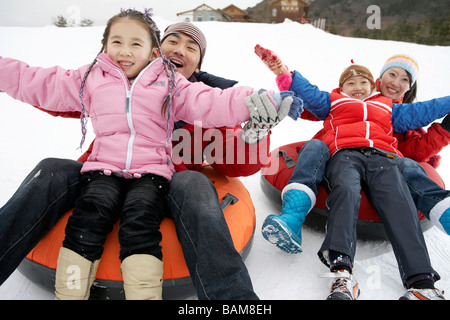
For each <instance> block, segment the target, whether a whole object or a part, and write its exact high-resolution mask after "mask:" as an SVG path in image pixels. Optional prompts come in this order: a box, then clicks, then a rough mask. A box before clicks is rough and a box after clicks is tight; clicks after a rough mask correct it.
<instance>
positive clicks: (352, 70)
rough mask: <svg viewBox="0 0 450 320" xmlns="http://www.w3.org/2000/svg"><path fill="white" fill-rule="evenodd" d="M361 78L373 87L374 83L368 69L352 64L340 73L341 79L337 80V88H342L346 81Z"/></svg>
mask: <svg viewBox="0 0 450 320" xmlns="http://www.w3.org/2000/svg"><path fill="white" fill-rule="evenodd" d="M356 76H361V77H364V78H366V79H367V80H369V81H370V83H371V84H372V85H373V86H374V85H375V81H374V80H373V76H372V73H371V72H370V70H369V69H367V68H366V67H364V66H361V65H358V64H352V65H351V66H349V67H347V69H345V70H344V72H342V74H341V77H340V78H339V87H342V85H343V84H344V82H345V81H347V80H348V79H349V78H351V77H356Z"/></svg>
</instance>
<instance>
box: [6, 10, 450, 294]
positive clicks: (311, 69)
mask: <svg viewBox="0 0 450 320" xmlns="http://www.w3.org/2000/svg"><path fill="white" fill-rule="evenodd" d="M155 20H156V22H157V24H158V26H159V28H160V29H161V30H164V29H165V27H166V26H167V25H169V24H170V23H172V22H171V21H167V20H164V19H162V18H158V17H156V19H155ZM198 26H199V27H200V28H201V29H202V30H203V31H204V33H205V35H206V38H207V39H208V49H207V54H206V59H205V60H204V63H203V70H205V71H208V72H210V73H213V74H216V75H220V76H222V77H226V78H230V79H236V80H239V82H240V85H250V86H252V87H254V88H268V89H275V82H274V77H273V76H272V74H271V72H270V71H269V70H268V69H267V68H266V67H265V66H264V65H263V64H262V63H261V61H260V60H259V58H258V57H257V56H256V55H255V54H254V53H253V48H254V46H255V45H256V44H260V45H262V46H264V47H267V48H270V49H272V50H274V51H276V52H277V53H278V54H279V55H280V56H281V58H282V59H283V62H284V63H285V64H286V65H288V66H289V67H290V69H291V70H293V69H296V70H299V71H300V72H302V73H303V75H304V76H306V77H307V78H308V79H309V80H310V81H311V82H312V83H314V84H317V85H318V86H319V88H321V89H322V90H328V91H330V90H332V89H333V88H334V87H335V86H337V81H338V78H339V75H340V73H341V72H342V70H343V69H344V68H345V67H347V65H349V64H350V60H351V59H353V60H354V61H355V62H356V63H359V64H363V65H365V66H367V67H368V68H370V69H371V70H372V72H373V74H374V75H375V76H378V72H379V70H380V69H381V67H382V65H383V63H384V61H385V60H386V59H387V58H388V57H389V56H391V55H393V54H395V53H407V54H410V55H412V56H414V57H415V59H416V60H417V61H418V63H419V65H420V74H419V77H418V83H419V92H418V100H419V101H424V100H428V99H431V98H434V97H441V96H445V95H449V94H450V89H449V87H448V75H449V74H450V47H441V46H425V45H418V44H412V43H402V42H394V41H381V40H368V39H356V38H345V37H340V36H336V35H331V34H328V33H326V32H323V31H321V30H319V29H315V28H314V27H312V26H311V25H300V24H298V23H294V22H291V21H286V22H285V23H282V24H250V23H222V22H202V23H198ZM103 29H104V28H103V27H91V28H56V27H53V26H48V27H36V28H24V27H0V39H2V41H1V43H0V55H1V56H5V57H14V58H18V59H22V60H24V61H26V62H28V63H29V64H30V65H35V66H43V67H45V66H52V65H61V66H63V67H66V68H77V67H79V66H81V65H84V64H87V63H89V62H91V61H92V59H93V58H94V57H95V55H96V53H97V52H98V51H99V50H100V39H101V36H102V33H103ZM0 105H1V107H0V108H1V112H2V116H1V118H0V121H1V122H0V123H1V125H0V145H1V146H2V148H1V150H0V164H1V167H2V168H4V173H3V174H2V175H1V176H0V206H2V205H3V204H4V203H5V202H6V201H7V200H8V199H9V198H10V197H11V195H12V194H13V193H14V191H15V190H16V189H17V187H18V186H19V185H20V183H21V182H22V181H23V179H24V178H25V176H26V175H27V174H28V173H29V172H30V171H31V170H32V169H33V168H34V166H35V165H36V164H37V163H38V162H39V161H40V160H41V159H44V158H47V157H59V158H71V159H76V158H78V157H79V156H80V155H81V151H80V150H77V147H78V146H79V142H80V139H81V131H80V124H79V121H78V120H72V119H60V118H53V117H51V116H49V115H47V114H45V113H43V112H41V111H38V110H35V109H34V108H32V107H30V106H28V105H25V104H23V103H21V102H18V101H15V100H13V99H12V98H10V97H8V96H6V95H5V94H0ZM320 127H321V124H320V123H312V122H307V121H303V120H300V121H297V122H294V121H293V120H291V119H286V120H284V121H283V122H282V123H281V124H280V125H279V126H278V127H276V128H275V129H274V130H273V134H272V144H271V149H275V148H276V147H279V146H282V145H285V144H288V143H292V142H296V141H302V140H307V139H310V138H311V137H312V136H313V135H314V133H315V132H317V131H318V130H319V129H320ZM90 140H92V129H90V130H89V132H88V137H87V142H86V143H85V146H86V147H87V146H88V145H89V143H88V142H89V141H90ZM441 155H442V161H441V166H440V168H439V169H438V172H439V173H440V175H441V177H442V178H443V179H444V181H446V182H447V183H450V167H448V163H449V159H450V149H449V148H447V149H444V150H443V151H442V152H441ZM6 169H7V170H6ZM241 181H242V182H243V183H244V184H245V186H246V187H247V188H248V190H249V192H250V194H251V196H252V199H253V202H254V205H255V208H256V223H257V225H256V231H255V234H254V243H253V247H252V250H251V252H250V254H249V256H248V257H247V259H246V260H245V263H246V265H247V267H248V270H249V272H250V275H251V277H252V280H253V285H254V289H255V291H256V293H257V294H258V295H259V297H260V298H261V299H274V300H277V299H287V300H290V299H305V300H308V299H319V300H321V299H324V298H325V297H326V296H327V293H328V290H329V281H330V280H329V279H327V278H323V277H321V276H322V274H323V273H325V272H327V268H326V267H325V266H324V265H323V264H322V263H321V262H320V261H319V259H318V257H317V250H318V249H319V247H320V245H321V243H322V240H323V237H324V234H322V233H320V232H317V231H315V230H313V229H310V228H308V227H304V228H303V252H302V253H301V254H298V255H289V254H286V253H284V252H281V251H280V250H278V249H277V248H276V247H275V246H273V245H271V244H269V243H268V242H267V241H265V240H264V239H263V237H262V235H261V232H260V230H261V225H262V222H263V221H264V218H265V217H266V216H267V215H268V214H271V213H276V212H277V207H276V206H275V205H274V204H272V203H270V202H269V200H268V199H266V197H265V195H264V193H263V192H262V190H261V188H260V185H259V182H260V174H259V173H257V174H255V175H253V176H250V177H245V178H241ZM0 223H1V221H0ZM425 239H426V242H427V246H428V250H429V254H430V258H431V261H432V264H433V267H434V268H435V269H436V270H437V271H438V272H439V273H440V275H441V277H442V280H440V281H439V282H438V283H437V287H438V288H440V289H441V290H446V291H450V268H449V267H448V265H449V264H450V237H448V236H447V235H445V234H443V233H442V232H441V231H439V230H438V229H437V228H435V227H433V228H431V229H430V230H428V231H426V232H425ZM354 274H355V276H356V279H357V280H358V282H359V284H360V288H361V296H360V299H362V300H372V299H374V300H375V299H388V300H391V299H392V300H396V299H398V298H399V296H401V295H402V294H403V292H404V289H403V287H402V285H401V281H400V276H399V272H398V269H397V263H396V260H395V257H394V255H393V252H392V247H391V245H390V244H389V242H388V241H361V240H359V241H358V243H357V254H356V261H355V268H354ZM53 298H54V295H53V294H52V293H51V292H47V291H45V290H43V289H40V288H39V287H37V286H36V285H35V284H33V283H32V282H30V281H29V280H28V279H27V278H25V277H24V276H23V275H22V274H21V273H20V272H18V271H15V272H14V273H13V274H12V275H11V277H10V278H9V279H8V280H7V281H6V282H5V283H4V284H3V285H2V286H1V287H0V299H13V300H19V299H38V300H40V299H53Z"/></svg>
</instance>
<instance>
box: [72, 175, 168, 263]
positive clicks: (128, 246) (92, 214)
mask: <svg viewBox="0 0 450 320" xmlns="http://www.w3.org/2000/svg"><path fill="white" fill-rule="evenodd" d="M82 179H83V187H82V192H81V196H80V197H79V198H78V200H77V202H76V204H75V207H74V209H73V213H72V215H71V216H70V217H69V220H68V222H67V226H66V237H65V239H64V242H63V246H64V247H66V248H68V249H70V250H72V251H75V252H77V253H78V254H80V255H81V256H83V257H85V258H86V259H88V260H90V261H94V260H98V259H100V258H101V255H102V253H103V244H104V243H105V240H106V236H107V234H108V233H109V232H111V230H112V228H113V226H114V223H115V222H116V221H117V219H120V222H119V242H120V247H121V248H120V257H119V258H120V260H121V261H122V260H123V259H125V258H126V257H128V256H129V255H132V254H151V255H153V256H155V257H157V258H159V259H162V252H161V247H160V245H159V243H160V242H161V238H162V236H161V233H160V231H159V226H160V223H161V220H162V218H163V216H164V210H165V206H166V201H167V200H166V195H167V192H168V185H169V184H168V181H167V180H166V179H164V178H162V177H160V176H156V175H152V174H147V175H144V176H142V177H141V178H138V179H124V178H121V177H118V176H115V175H111V176H106V175H104V174H102V173H100V172H92V173H87V174H84V175H83V176H82Z"/></svg>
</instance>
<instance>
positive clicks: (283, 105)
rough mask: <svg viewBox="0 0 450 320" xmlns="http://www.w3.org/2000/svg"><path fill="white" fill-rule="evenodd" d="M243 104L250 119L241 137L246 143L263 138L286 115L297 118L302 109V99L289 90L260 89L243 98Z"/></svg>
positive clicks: (253, 142) (252, 142) (255, 141)
mask: <svg viewBox="0 0 450 320" xmlns="http://www.w3.org/2000/svg"><path fill="white" fill-rule="evenodd" d="M245 104H246V105H247V107H248V109H249V111H250V121H248V122H247V123H246V124H245V125H244V128H243V130H242V134H241V137H242V139H243V140H244V141H245V142H246V143H248V144H255V143H257V142H258V141H260V140H261V139H263V138H265V137H266V136H267V135H268V133H269V131H270V130H271V129H272V128H273V127H275V126H276V125H277V124H278V123H280V121H281V120H283V119H284V118H285V117H286V116H288V115H289V116H290V117H291V118H292V119H294V120H297V118H298V117H299V116H300V113H301V112H302V111H303V101H302V100H301V99H299V98H297V97H295V96H294V95H293V93H292V92H290V91H284V92H276V93H273V92H270V91H269V92H268V91H265V90H260V91H259V92H254V93H253V94H251V95H250V96H248V97H247V98H245Z"/></svg>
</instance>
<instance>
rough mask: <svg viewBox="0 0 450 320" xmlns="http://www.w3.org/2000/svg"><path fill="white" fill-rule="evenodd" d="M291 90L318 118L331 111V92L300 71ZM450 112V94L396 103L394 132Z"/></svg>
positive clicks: (421, 125)
mask: <svg viewBox="0 0 450 320" xmlns="http://www.w3.org/2000/svg"><path fill="white" fill-rule="evenodd" d="M290 90H291V91H293V92H294V93H295V95H296V96H298V97H299V98H301V99H303V106H304V107H305V109H306V110H308V111H310V112H311V113H312V114H314V115H315V116H316V117H317V118H318V119H320V120H325V118H326V117H327V116H328V114H329V113H330V108H331V101H330V93H329V92H326V91H320V90H319V88H318V87H317V86H315V85H312V84H311V83H310V82H309V81H308V80H307V79H306V78H305V77H303V76H302V75H301V74H300V72H298V71H294V73H293V76H292V84H291V87H290ZM448 113H450V96H446V97H442V98H437V99H432V100H429V101H424V102H414V103H402V104H395V103H394V104H393V105H392V126H393V128H394V132H396V133H403V132H406V131H408V130H412V129H417V128H421V127H424V126H427V125H429V124H430V123H432V122H433V121H435V120H436V119H440V118H442V117H444V116H446V115H447V114H448Z"/></svg>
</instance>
